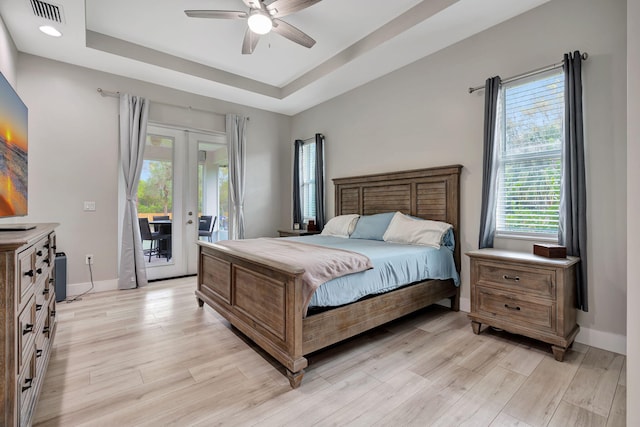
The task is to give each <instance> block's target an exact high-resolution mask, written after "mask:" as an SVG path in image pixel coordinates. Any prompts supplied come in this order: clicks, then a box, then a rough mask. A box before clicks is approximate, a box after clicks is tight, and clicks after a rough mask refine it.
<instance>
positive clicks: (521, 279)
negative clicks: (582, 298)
mask: <svg viewBox="0 0 640 427" xmlns="http://www.w3.org/2000/svg"><path fill="white" fill-rule="evenodd" d="M478 284H483V285H491V286H497V287H500V288H502V289H505V290H509V291H519V292H525V293H527V294H529V295H537V296H543V297H547V298H555V288H556V286H555V285H556V272H555V270H545V269H542V268H527V267H525V266H520V265H514V264H508V263H491V262H484V261H483V262H478Z"/></svg>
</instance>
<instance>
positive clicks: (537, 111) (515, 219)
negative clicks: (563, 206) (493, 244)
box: [498, 73, 564, 234]
mask: <svg viewBox="0 0 640 427" xmlns="http://www.w3.org/2000/svg"><path fill="white" fill-rule="evenodd" d="M504 99H505V104H504V107H503V108H504V120H505V122H504V125H503V126H504V127H503V132H504V133H503V144H502V147H501V160H500V162H501V165H500V174H499V176H500V182H499V188H500V190H499V191H500V195H499V206H498V229H500V230H503V231H510V232H526V233H545V234H555V233H557V230H558V216H559V215H558V214H559V209H560V179H561V176H562V165H561V157H562V156H561V149H562V140H563V120H564V80H563V75H562V73H557V74H555V75H553V76H549V77H545V78H543V79H540V80H536V81H533V82H528V83H524V84H521V85H518V86H513V87H509V88H507V89H506V90H505V94H504Z"/></svg>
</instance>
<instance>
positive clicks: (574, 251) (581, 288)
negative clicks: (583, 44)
mask: <svg viewBox="0 0 640 427" xmlns="http://www.w3.org/2000/svg"><path fill="white" fill-rule="evenodd" d="M564 77H565V82H564V84H565V88H564V97H565V114H564V115H565V117H564V146H563V148H562V163H563V164H562V181H561V190H560V224H559V226H558V242H559V243H560V244H561V245H563V246H566V247H567V254H569V255H573V256H577V257H580V264H578V268H577V289H576V291H577V307H578V308H579V309H580V310H583V311H589V301H588V294H587V186H586V179H585V163H584V127H583V122H582V57H581V54H580V52H579V51H575V52H573V54H571V53H568V54H565V55H564Z"/></svg>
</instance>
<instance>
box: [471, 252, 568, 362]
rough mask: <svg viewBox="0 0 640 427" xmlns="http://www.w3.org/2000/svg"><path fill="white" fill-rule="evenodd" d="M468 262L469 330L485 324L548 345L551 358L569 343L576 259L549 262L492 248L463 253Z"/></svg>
mask: <svg viewBox="0 0 640 427" xmlns="http://www.w3.org/2000/svg"><path fill="white" fill-rule="evenodd" d="M467 256H469V258H470V259H471V313H469V318H470V319H471V326H472V327H473V332H474V333H476V334H479V333H480V327H481V325H482V324H483V323H484V324H487V325H490V326H494V327H496V328H500V329H504V330H505V331H509V332H512V333H516V334H520V335H525V336H528V337H530V338H534V339H537V340H540V341H544V342H547V343H549V344H551V349H552V350H553V355H554V356H555V358H556V360H558V361H562V360H563V358H564V353H565V351H566V350H567V348H569V347H570V346H571V344H573V340H574V339H575V337H576V335H577V334H578V331H579V330H580V327H579V326H578V325H577V324H576V309H575V287H576V265H577V263H578V262H579V261H580V259H579V258H576V257H567V258H565V259H551V258H544V257H541V256H537V255H533V254H527V253H521V252H511V251H504V250H498V249H481V250H477V251H471V252H467Z"/></svg>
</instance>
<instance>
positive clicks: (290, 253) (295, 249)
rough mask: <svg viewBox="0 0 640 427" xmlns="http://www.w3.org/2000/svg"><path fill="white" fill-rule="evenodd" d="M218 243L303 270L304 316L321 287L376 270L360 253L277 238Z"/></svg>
mask: <svg viewBox="0 0 640 427" xmlns="http://www.w3.org/2000/svg"><path fill="white" fill-rule="evenodd" d="M216 244H218V245H221V246H225V247H228V248H230V249H235V250H238V251H243V252H247V253H249V254H252V255H256V256H259V257H262V258H265V259H268V260H271V261H277V262H281V263H283V264H287V265H291V266H293V267H298V268H303V269H304V274H303V275H302V296H303V302H304V307H303V313H305V315H306V312H307V307H308V306H309V302H310V301H311V297H312V296H313V293H314V292H315V291H316V289H318V287H319V286H320V285H322V284H323V283H324V282H327V281H329V280H331V279H335V278H336V277H341V276H345V275H347V274H351V273H358V272H360V271H365V270H369V269H371V268H373V265H372V264H371V260H370V259H369V258H368V257H366V256H364V255H362V254H359V253H357V252H351V251H347V250H344V249H334V248H328V247H325V246H319V245H311V244H308V243H300V242H293V241H291V240H285V239H276V238H260V239H245V240H224V241H221V242H216Z"/></svg>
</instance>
